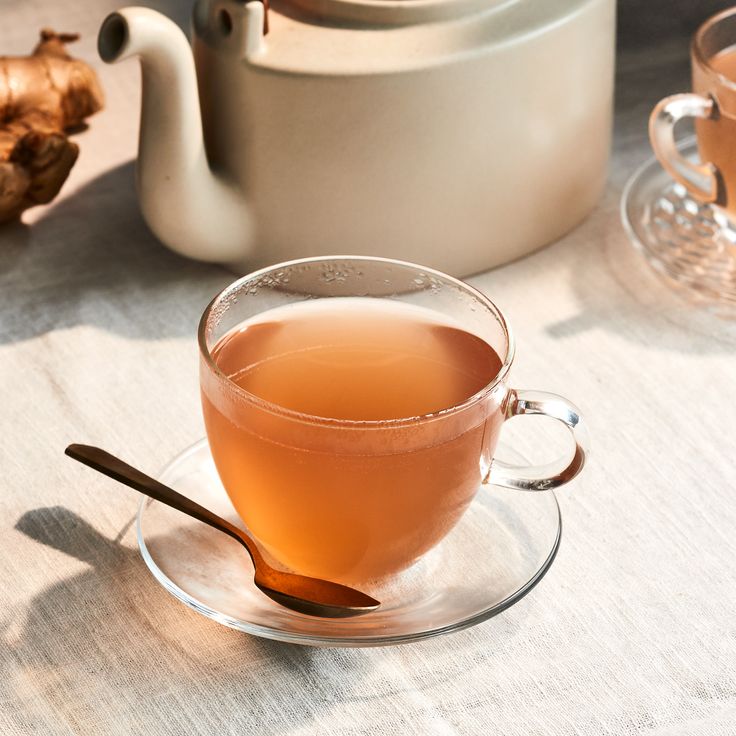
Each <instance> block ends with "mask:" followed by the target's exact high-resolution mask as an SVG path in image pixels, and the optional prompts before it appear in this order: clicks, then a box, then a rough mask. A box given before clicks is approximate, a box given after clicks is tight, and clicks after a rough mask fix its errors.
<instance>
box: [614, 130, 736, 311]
mask: <svg viewBox="0 0 736 736" xmlns="http://www.w3.org/2000/svg"><path fill="white" fill-rule="evenodd" d="M678 148H679V149H680V152H681V153H682V155H683V156H685V157H686V158H690V159H692V160H693V161H697V160H699V159H698V149H697V143H696V141H695V139H694V138H688V139H686V140H684V141H683V142H682V143H680V145H679V146H678ZM621 219H622V221H623V224H624V228H625V229H626V232H627V234H628V235H629V237H630V239H631V241H632V243H633V244H634V245H635V247H636V248H637V249H638V250H639V251H640V252H641V253H642V254H643V256H644V258H645V259H646V260H647V262H648V263H649V264H650V265H651V266H652V267H653V268H654V269H655V271H657V272H658V273H659V274H660V275H662V276H663V277H664V278H665V279H666V280H667V281H668V282H669V283H670V284H671V285H672V286H674V287H676V288H677V289H678V290H679V291H680V292H681V293H682V294H683V296H685V297H686V298H688V299H689V300H691V301H694V302H697V303H699V304H700V305H702V306H706V307H709V308H710V309H712V310H713V311H716V312H719V313H720V314H722V316H727V317H733V316H736V232H734V231H733V230H732V229H731V228H729V227H728V226H724V225H723V224H722V223H721V222H719V219H720V218H717V216H716V214H715V212H714V210H713V208H712V207H711V206H710V205H707V204H701V203H699V202H697V201H696V200H694V199H693V198H692V197H691V196H690V194H689V193H688V192H687V190H686V189H685V188H684V187H683V186H682V185H681V184H678V183H676V182H674V181H673V180H672V179H671V178H670V176H669V175H668V174H667V173H666V172H665V170H664V169H663V168H662V167H661V166H660V165H659V163H658V161H657V160H656V158H651V159H650V160H648V161H647V162H646V163H644V164H643V165H642V166H641V167H640V168H639V169H638V170H637V171H635V172H634V174H633V175H632V176H631V178H630V179H629V181H628V183H627V184H626V187H625V188H624V192H623V195H622V198H621Z"/></svg>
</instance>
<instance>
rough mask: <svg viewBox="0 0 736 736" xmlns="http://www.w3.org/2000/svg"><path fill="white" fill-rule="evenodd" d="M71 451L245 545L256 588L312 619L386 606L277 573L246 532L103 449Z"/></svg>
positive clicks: (337, 586)
mask: <svg viewBox="0 0 736 736" xmlns="http://www.w3.org/2000/svg"><path fill="white" fill-rule="evenodd" d="M65 452H66V454H67V455H69V457H71V458H74V459H75V460H78V461H79V462H80V463H83V464H84V465H89V467H90V468H94V469H95V470H97V471H99V472H100V473H102V474H103V475H107V476H109V477H110V478H113V479H114V480H117V481H119V482H120V483H123V484H125V485H126V486H130V487H131V488H135V490H136V491H140V492H141V493H143V494H145V495H146V496H150V497H151V498H154V499H156V501H160V502H161V503H163V504H166V505H167V506H171V507H172V508H174V509H176V510H177V511H181V512H182V513H184V514H188V515H189V516H192V517H194V518H195V519H198V520H199V521H203V522H204V523H205V524H209V525H210V526H211V527H214V528H215V529H217V530H219V531H221V532H224V533H225V534H227V535H228V536H230V537H232V538H233V539H235V540H236V541H238V542H240V543H241V544H242V545H243V546H244V547H245V548H246V550H248V554H249V555H250V558H251V560H252V561H253V567H254V568H255V576H254V578H253V582H254V583H255V584H256V587H258V589H259V590H261V591H262V592H263V593H265V594H266V595H267V596H268V597H269V598H271V599H272V600H274V601H276V603H279V604H281V605H282V606H285V607H286V608H291V609H292V610H294V611H298V612H299V613H306V614H308V615H310V616H324V617H325V618H345V617H347V616H359V615H361V614H363V613H368V612H369V611H374V610H375V609H376V608H378V606H380V605H381V604H380V602H379V601H377V600H375V598H371V597H370V596H369V595H366V594H365V593H361V592H360V591H359V590H354V589H353V588H348V587H347V586H346V585H340V584H339V583H331V582H330V581H328V580H320V579H319V578H308V577H305V576H304V575H296V574H294V573H290V572H281V571H280V570H275V569H274V568H273V567H271V566H270V565H269V564H268V563H267V562H266V561H265V560H264V559H263V556H262V555H261V552H260V550H259V549H258V547H257V546H256V543H255V542H254V541H253V540H252V539H251V538H250V537H249V536H248V535H247V534H246V533H245V532H244V531H243V530H242V529H238V527H236V526H235V525H233V524H231V523H230V522H229V521H226V520H225V519H223V518H221V517H219V516H217V515H216V514H213V513H212V512H211V511H208V510H207V509H206V508H204V507H203V506H200V505H199V504H197V503H195V502H194V501H192V500H190V499H188V498H187V497H186V496H182V495H181V494H180V493H177V492H176V491H175V490H173V489H172V488H168V487H167V486H165V485H163V483H159V482H158V481H157V480H155V479H154V478H151V477H150V476H148V475H146V474H145V473H142V472H141V471H140V470H136V468H134V467H132V466H130V465H128V464H127V463H124V462H123V461H122V460H119V459H118V458H116V457H115V456H114V455H111V454H110V453H109V452H105V451H104V450H101V449H100V448H99V447H90V446H89V445H69V447H67V448H66V450H65Z"/></svg>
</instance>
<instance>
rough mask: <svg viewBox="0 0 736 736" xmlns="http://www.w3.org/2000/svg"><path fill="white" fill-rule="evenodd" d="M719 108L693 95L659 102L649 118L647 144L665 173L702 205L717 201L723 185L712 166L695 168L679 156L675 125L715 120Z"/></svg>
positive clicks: (708, 100) (694, 164)
mask: <svg viewBox="0 0 736 736" xmlns="http://www.w3.org/2000/svg"><path fill="white" fill-rule="evenodd" d="M717 114H718V107H717V106H716V103H715V102H714V100H713V99H712V98H711V97H703V96H702V95H696V94H692V93H687V94H679V95H672V96H671V97H665V98H664V99H663V100H660V101H659V102H658V103H657V105H656V106H655V107H654V109H653V110H652V114H651V115H650V117H649V140H650V141H651V143H652V148H653V149H654V154H655V156H656V157H657V158H658V159H659V162H660V163H661V164H662V166H663V167H664V169H665V171H666V172H667V173H668V174H669V175H670V176H671V177H672V178H673V179H674V180H675V181H677V182H679V183H680V184H682V186H684V187H685V188H686V189H687V190H688V191H689V192H690V194H692V195H693V196H694V197H695V198H697V199H698V200H700V201H701V202H706V203H711V202H717V201H719V199H720V195H721V190H722V183H721V177H720V175H719V172H718V169H717V168H716V167H715V166H714V165H713V164H712V163H708V162H705V163H702V164H696V163H693V162H692V161H688V159H686V158H685V157H684V156H682V155H680V152H679V151H678V150H677V144H676V143H675V125H676V124H677V122H678V121H679V120H682V119H683V118H688V117H690V118H701V119H705V120H707V119H709V118H714V117H715V116H716V115H717Z"/></svg>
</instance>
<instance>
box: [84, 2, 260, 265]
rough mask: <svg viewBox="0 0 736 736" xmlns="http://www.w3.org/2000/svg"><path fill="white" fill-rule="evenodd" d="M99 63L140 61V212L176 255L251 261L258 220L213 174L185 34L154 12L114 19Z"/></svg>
mask: <svg viewBox="0 0 736 736" xmlns="http://www.w3.org/2000/svg"><path fill="white" fill-rule="evenodd" d="M98 50H99V54H100V57H101V58H102V60H103V61H105V62H107V63H115V62H118V61H121V60H122V59H126V58H128V57H130V56H139V57H140V60H141V70H142V84H143V90H142V110H141V125H140V138H139V147H138V162H137V167H136V179H137V185H138V196H139V199H140V204H141V210H142V212H143V217H144V219H145V220H146V223H147V224H148V226H149V227H150V228H151V230H152V231H153V232H154V234H155V235H156V236H157V237H158V238H159V239H160V240H161V241H162V242H163V243H165V244H166V245H167V246H169V247H170V248H171V249H172V250H175V251H177V252H178V253H181V254H182V255H185V256H189V257H190V258H196V259H199V260H203V261H216V262H225V263H228V262H234V261H242V260H243V258H244V257H247V255H248V252H249V250H250V243H251V241H252V230H253V227H252V218H251V213H250V209H249V207H248V205H247V202H246V201H245V198H244V194H243V193H242V192H241V191H239V189H238V187H236V186H235V185H234V184H231V183H228V182H225V181H223V180H222V179H221V178H219V177H218V176H216V175H215V174H214V173H213V172H212V171H211V169H210V166H209V163H208V161H207V154H206V151H205V147H204V137H203V134H202V119H201V113H200V105H199V95H198V92H197V78H196V72H195V68H194V59H193V57H192V51H191V48H190V46H189V42H188V41H187V38H186V36H185V35H184V33H183V32H182V31H181V29H180V28H179V27H178V26H177V25H176V24H175V23H174V22H172V21H171V20H169V19H168V18H166V16H164V15H161V14H160V13H157V12H156V11H153V10H149V9H148V8H138V7H129V8H123V9H121V10H118V11H117V12H115V13H112V14H111V15H109V16H108V17H107V18H106V19H105V21H104V22H103V24H102V27H101V28H100V32H99V37H98Z"/></svg>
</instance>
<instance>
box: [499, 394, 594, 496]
mask: <svg viewBox="0 0 736 736" xmlns="http://www.w3.org/2000/svg"><path fill="white" fill-rule="evenodd" d="M523 414H543V415H545V416H548V417H552V418H553V419H557V420H558V421H560V422H562V423H563V424H564V425H565V426H566V427H567V428H568V429H569V430H570V434H571V435H572V439H573V441H574V442H575V448H574V450H573V452H572V454H571V456H569V457H560V458H558V459H557V460H555V461H554V462H551V463H547V464H544V465H530V466H523V467H519V466H515V465H509V464H508V463H504V462H502V461H500V460H495V459H494V460H493V461H492V462H491V469H490V471H489V472H488V475H487V476H486V481H485V482H486V483H487V484H490V485H496V486H502V487H504V488H515V489H517V490H521V491H549V490H551V489H552V488H557V487H558V486H561V485H563V484H564V483H567V482H568V481H571V480H572V479H573V478H574V477H575V476H576V475H577V474H578V473H579V472H580V471H581V470H582V469H583V465H584V464H585V457H586V455H587V454H588V431H587V429H586V427H585V424H584V423H583V420H582V417H581V416H580V412H579V411H578V410H577V408H576V407H575V406H574V405H573V404H571V403H570V402H569V401H568V400H567V399H563V398H562V396H557V394H550V393H547V392H546V391H512V392H511V395H510V397H509V403H508V408H507V409H506V418H507V419H510V418H511V417H517V416H521V415H523Z"/></svg>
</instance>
